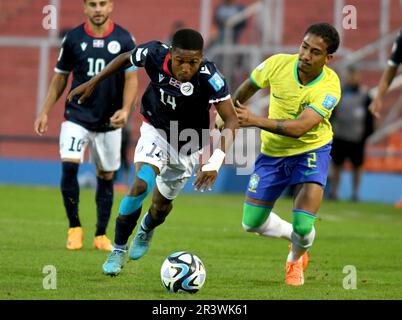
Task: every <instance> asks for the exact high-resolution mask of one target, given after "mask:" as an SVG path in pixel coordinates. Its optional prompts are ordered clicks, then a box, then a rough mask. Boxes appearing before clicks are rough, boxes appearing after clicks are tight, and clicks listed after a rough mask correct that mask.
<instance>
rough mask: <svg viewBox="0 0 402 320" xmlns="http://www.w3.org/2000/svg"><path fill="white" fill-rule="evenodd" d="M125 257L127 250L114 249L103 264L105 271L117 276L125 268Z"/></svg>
mask: <svg viewBox="0 0 402 320" xmlns="http://www.w3.org/2000/svg"><path fill="white" fill-rule="evenodd" d="M125 257H126V251H123V250H113V251H112V252H111V253H110V254H109V256H108V257H107V259H106V261H105V263H104V264H103V266H102V268H103V273H104V274H106V275H109V276H117V275H118V274H119V273H120V271H121V269H122V268H123V265H124V259H125Z"/></svg>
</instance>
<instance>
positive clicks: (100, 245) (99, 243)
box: [94, 235, 113, 251]
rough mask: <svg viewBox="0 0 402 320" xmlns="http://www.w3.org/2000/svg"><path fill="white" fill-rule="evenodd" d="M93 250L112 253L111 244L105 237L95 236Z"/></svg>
mask: <svg viewBox="0 0 402 320" xmlns="http://www.w3.org/2000/svg"><path fill="white" fill-rule="evenodd" d="M94 248H95V249H97V250H103V251H112V249H113V246H112V242H111V241H110V239H109V238H108V237H106V235H102V236H97V237H95V239H94Z"/></svg>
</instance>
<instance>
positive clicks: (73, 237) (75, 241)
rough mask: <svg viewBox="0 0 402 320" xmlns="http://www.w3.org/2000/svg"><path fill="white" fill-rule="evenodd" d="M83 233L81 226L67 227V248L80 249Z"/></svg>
mask: <svg viewBox="0 0 402 320" xmlns="http://www.w3.org/2000/svg"><path fill="white" fill-rule="evenodd" d="M83 238H84V233H83V232H82V228H81V227H75V228H69V229H68V233H67V246H66V247H67V249H68V250H80V249H81V248H82V240H83Z"/></svg>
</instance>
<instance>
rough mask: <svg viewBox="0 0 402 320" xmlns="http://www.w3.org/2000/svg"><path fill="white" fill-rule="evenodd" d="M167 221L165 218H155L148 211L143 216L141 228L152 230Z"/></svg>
mask: <svg viewBox="0 0 402 320" xmlns="http://www.w3.org/2000/svg"><path fill="white" fill-rule="evenodd" d="M164 221H165V218H162V219H154V218H153V217H152V215H151V213H150V212H149V211H148V212H147V213H146V215H145V216H144V218H143V222H142V223H141V228H142V229H143V230H144V231H147V232H149V231H151V230H153V229H155V228H156V227H157V226H159V225H160V224H162V223H163V222H164Z"/></svg>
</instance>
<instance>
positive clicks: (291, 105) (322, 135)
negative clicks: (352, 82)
mask: <svg viewBox="0 0 402 320" xmlns="http://www.w3.org/2000/svg"><path fill="white" fill-rule="evenodd" d="M298 62H299V55H298V54H293V55H290V54H276V55H273V56H271V57H269V58H268V59H267V60H265V61H264V62H262V63H261V64H260V65H259V66H257V67H256V68H255V69H254V70H253V71H252V73H251V75H250V79H251V81H252V82H253V83H254V85H256V86H257V87H259V88H267V87H270V105H269V112H268V113H269V115H268V118H269V119H275V120H289V119H296V118H297V117H298V116H299V115H300V113H301V112H302V111H303V110H304V109H305V108H313V109H314V110H315V111H316V112H318V113H319V114H320V115H321V116H322V117H323V120H322V121H321V122H320V123H319V124H317V125H316V126H315V127H314V128H312V129H311V130H310V131H308V132H307V133H305V134H304V135H303V136H301V137H300V138H292V137H287V136H283V135H279V134H276V133H271V132H268V131H266V130H262V131H261V152H262V153H264V154H266V155H268V156H273V157H286V156H292V155H296V154H300V153H305V152H308V151H310V150H314V149H317V148H320V147H322V146H324V145H326V144H327V143H329V142H330V141H331V140H332V136H333V133H332V127H331V124H330V122H329V118H330V116H331V114H332V110H333V109H334V108H335V106H336V105H337V104H338V102H339V100H340V97H341V86H340V81H339V78H338V76H337V74H336V73H335V72H334V71H333V70H332V69H330V68H328V67H327V66H324V68H323V70H322V72H321V74H320V75H319V76H318V77H317V78H316V79H314V80H313V81H311V82H309V83H307V84H305V85H303V84H301V83H300V81H299V77H298V74H297V67H298Z"/></svg>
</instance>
